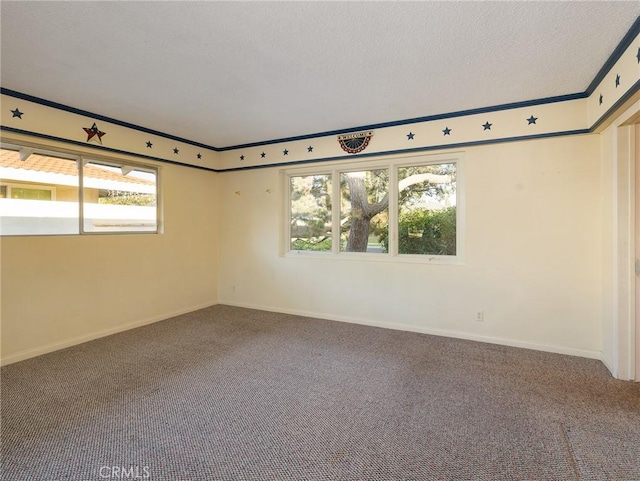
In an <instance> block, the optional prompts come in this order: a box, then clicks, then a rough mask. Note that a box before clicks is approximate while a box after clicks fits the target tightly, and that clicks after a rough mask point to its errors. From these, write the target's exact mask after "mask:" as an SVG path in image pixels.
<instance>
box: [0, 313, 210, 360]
mask: <svg viewBox="0 0 640 481" xmlns="http://www.w3.org/2000/svg"><path fill="white" fill-rule="evenodd" d="M216 304H218V302H217V301H210V302H205V303H204V304H199V305H197V306H191V307H188V308H185V309H180V310H178V311H175V312H169V313H166V314H161V315H159V316H153V317H149V318H146V319H142V320H140V321H135V322H130V323H127V324H122V325H119V326H115V327H111V328H109V329H103V330H102V331H97V332H92V333H90V334H85V335H83V336H78V337H72V338H70V339H65V340H63V341H58V342H54V343H51V344H47V345H45V346H40V347H36V348H32V349H27V350H24V351H20V352H17V353H15V354H10V355H8V356H6V357H2V358H1V359H0V365H2V366H6V365H7V364H13V363H14V362H18V361H24V360H25V359H29V358H32V357H36V356H41V355H42V354H48V353H50V352H54V351H59V350H60V349H65V348H67V347H71V346H75V345H78V344H82V343H83V342H88V341H93V340H95V339H99V338H101V337H106V336H110V335H112V334H117V333H119V332H123V331H128V330H130V329H135V328H136V327H142V326H146V325H147V324H153V323H154V322H159V321H164V320H165V319H169V318H171V317H175V316H179V315H182V314H187V313H189V312H193V311H197V310H198V309H204V308H205V307H210V306H215V305H216Z"/></svg>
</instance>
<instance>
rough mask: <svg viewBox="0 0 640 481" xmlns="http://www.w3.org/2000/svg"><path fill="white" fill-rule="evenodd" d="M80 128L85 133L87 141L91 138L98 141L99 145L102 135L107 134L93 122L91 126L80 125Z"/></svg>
mask: <svg viewBox="0 0 640 481" xmlns="http://www.w3.org/2000/svg"><path fill="white" fill-rule="evenodd" d="M82 130H84V131H85V132H86V133H87V142H91V140H92V139H93V140H94V141H95V142H100V145H102V136H103V135H107V133H106V132H103V131H101V130H100V129H99V128H98V126H97V125H96V123H95V122H94V123H93V125H92V126H91V128H87V127H82Z"/></svg>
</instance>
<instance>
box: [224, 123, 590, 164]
mask: <svg viewBox="0 0 640 481" xmlns="http://www.w3.org/2000/svg"><path fill="white" fill-rule="evenodd" d="M588 133H590V131H589V129H579V130H566V131H564V132H551V133H547V134H535V135H521V136H518V137H505V138H501V139H490V140H476V141H471V142H460V143H457V144H444V145H433V146H427V147H415V148H411V149H398V150H386V151H383V152H370V153H366V154H356V155H341V156H337V157H323V158H319V159H309V160H292V161H289V162H282V163H278V164H258V165H247V166H244V167H231V168H228V169H218V170H217V172H221V173H223V172H236V171H239V170H255V169H270V168H279V167H290V166H293V165H304V164H315V163H319V162H334V161H339V160H346V159H353V160H358V159H361V158H363V157H381V156H385V155H399V154H409V153H416V152H427V151H432V150H450V149H457V148H461V147H473V146H478V145H488V144H500V143H505V142H517V141H522V140H535V139H546V138H550V137H564V136H569V135H582V134H588Z"/></svg>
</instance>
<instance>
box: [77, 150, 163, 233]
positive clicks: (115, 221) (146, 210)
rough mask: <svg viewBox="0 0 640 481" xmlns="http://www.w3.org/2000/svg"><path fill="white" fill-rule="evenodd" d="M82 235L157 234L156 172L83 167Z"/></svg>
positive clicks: (95, 163)
mask: <svg viewBox="0 0 640 481" xmlns="http://www.w3.org/2000/svg"><path fill="white" fill-rule="evenodd" d="M82 175H83V189H84V190H83V200H84V223H83V225H84V230H85V232H157V228H158V223H157V198H158V195H157V189H156V183H157V172H156V171H155V170H152V169H149V170H140V169H137V168H132V167H127V166H125V165H122V166H115V165H106V164H101V163H98V162H89V163H86V164H85V165H84V167H83V169H82Z"/></svg>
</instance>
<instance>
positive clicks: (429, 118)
mask: <svg viewBox="0 0 640 481" xmlns="http://www.w3.org/2000/svg"><path fill="white" fill-rule="evenodd" d="M586 97H587V95H586V94H585V93H575V94H568V95H559V96H556V97H546V98H542V99H536V100H526V101H523V102H512V103H508V104H502V105H495V106H491V107H481V108H477V109H469V110H460V111H457V112H449V113H446V114H437V115H429V116H426V117H416V118H412V119H405V120H396V121H393V122H384V123H379V124H370V125H363V126H360V127H352V128H348V129H341V130H330V131H327V132H319V133H315V134H308V135H299V136H296V137H286V138H282V139H273V140H265V141H262V142H253V143H248V144H240V145H233V146H230V147H221V148H219V149H218V150H220V151H221V152H224V151H228V150H238V149H247V148H250V147H261V146H264V145H272V144H280V143H283V142H295V141H298V140H308V139H315V138H318V137H328V136H331V135H342V134H348V133H352V132H359V131H361V130H373V129H381V128H385V127H395V126H398V125H408V124H417V123H421V122H430V121H433V120H443V119H450V118H455V117H465V116H468V115H477V114H484V113H489V112H499V111H501V110H509V109H517V108H521V107H532V106H536V105H543V104H552V103H556V102H565V101H567V100H576V99H584V98H586Z"/></svg>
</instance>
